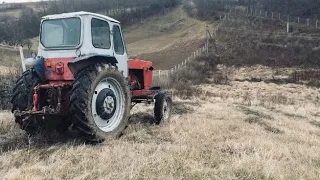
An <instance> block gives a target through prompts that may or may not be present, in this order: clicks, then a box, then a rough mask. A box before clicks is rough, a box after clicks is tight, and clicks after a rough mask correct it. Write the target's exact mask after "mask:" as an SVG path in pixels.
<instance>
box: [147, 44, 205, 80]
mask: <svg viewBox="0 0 320 180" xmlns="http://www.w3.org/2000/svg"><path fill="white" fill-rule="evenodd" d="M207 49H208V45H207V44H205V45H204V46H203V47H201V48H199V49H197V50H196V51H194V52H193V53H192V54H191V55H190V56H189V57H187V58H186V59H184V60H183V61H182V62H181V63H179V64H177V65H175V66H174V67H172V68H171V69H170V70H154V71H153V77H154V78H159V79H161V78H169V77H170V75H172V74H174V73H176V72H177V71H179V70H180V69H182V68H185V67H186V66H187V65H188V63H190V62H191V61H194V60H195V59H196V58H197V57H199V56H201V55H203V54H204V53H206V52H207Z"/></svg>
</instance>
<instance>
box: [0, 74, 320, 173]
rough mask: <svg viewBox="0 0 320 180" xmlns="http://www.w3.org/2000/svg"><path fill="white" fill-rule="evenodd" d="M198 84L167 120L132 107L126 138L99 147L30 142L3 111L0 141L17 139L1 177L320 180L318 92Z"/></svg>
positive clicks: (4, 157) (5, 155)
mask: <svg viewBox="0 0 320 180" xmlns="http://www.w3.org/2000/svg"><path fill="white" fill-rule="evenodd" d="M234 72H235V76H237V75H239V76H240V74H238V73H239V71H237V70H235V71H234ZM241 75H242V76H246V75H245V72H243V71H242V73H241ZM198 88H199V89H201V90H202V93H201V94H200V95H199V96H198V97H197V98H193V99H191V100H181V99H177V98H175V99H174V101H175V108H174V114H173V117H172V120H171V122H169V123H165V124H162V125H161V126H154V125H152V124H150V121H152V116H151V114H152V107H150V106H144V105H141V106H137V107H135V108H134V110H133V112H132V113H133V114H136V115H135V116H134V118H132V123H131V125H130V126H129V128H128V129H127V131H126V133H125V135H124V136H123V137H122V138H121V139H120V140H112V141H108V142H106V143H104V144H101V145H99V146H87V145H82V144H79V143H75V142H72V141H73V140H70V141H71V142H67V143H57V144H49V145H47V146H43V147H32V146H31V147H28V146H27V145H26V144H25V138H24V136H23V134H22V135H21V134H19V133H16V132H19V131H18V130H17V129H15V128H14V129H13V128H12V127H13V125H14V123H13V119H12V117H11V115H10V114H9V113H7V112H3V113H2V114H1V118H0V119H1V126H2V127H1V128H0V129H1V130H0V133H1V140H0V142H2V143H5V142H16V143H11V146H10V147H11V149H12V148H13V149H12V150H10V151H8V148H4V147H3V146H2V145H1V147H2V150H3V151H2V152H1V155H0V167H1V168H0V173H1V175H2V177H3V178H4V179H319V177H320V172H319V169H320V161H319V159H320V152H319V148H320V140H319V137H320V129H319V122H320V121H319V119H320V109H319V105H320V101H319V93H320V92H319V89H316V88H308V87H306V86H303V85H294V84H288V85H276V84H273V83H269V84H266V83H264V82H258V83H250V82H236V81H231V82H230V83H229V85H210V84H209V85H201V86H198ZM140 111H142V113H138V112H140ZM4 137H6V139H4ZM7 137H11V138H7ZM7 144H8V143H7ZM9 144H10V143H9ZM13 144H14V145H15V146H13Z"/></svg>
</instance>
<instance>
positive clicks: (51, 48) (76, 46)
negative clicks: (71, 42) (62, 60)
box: [39, 17, 83, 50]
mask: <svg viewBox="0 0 320 180" xmlns="http://www.w3.org/2000/svg"><path fill="white" fill-rule="evenodd" d="M61 19H80V36H79V44H77V45H75V46H60V47H46V46H45V45H44V44H43V42H42V31H43V23H44V22H45V21H52V20H61ZM82 36H83V19H82V17H66V18H57V19H43V20H42V21H41V26H40V37H39V39H40V44H41V45H42V46H43V47H44V48H45V49H50V50H60V49H67V50H68V49H78V48H79V47H81V46H82V44H83V38H82Z"/></svg>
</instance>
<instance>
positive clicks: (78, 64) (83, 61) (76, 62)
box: [68, 55, 118, 76]
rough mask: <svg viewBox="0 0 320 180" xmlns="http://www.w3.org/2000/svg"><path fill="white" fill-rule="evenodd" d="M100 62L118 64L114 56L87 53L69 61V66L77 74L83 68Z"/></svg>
mask: <svg viewBox="0 0 320 180" xmlns="http://www.w3.org/2000/svg"><path fill="white" fill-rule="evenodd" d="M98 63H110V64H117V63H118V61H117V59H116V58H115V57H113V56H104V55H87V56H82V57H78V58H75V59H73V60H72V61H70V62H69V63H68V67H69V69H70V71H71V72H72V74H73V75H74V76H75V75H76V74H77V72H79V71H80V70H81V69H83V68H86V67H88V66H90V65H94V64H98Z"/></svg>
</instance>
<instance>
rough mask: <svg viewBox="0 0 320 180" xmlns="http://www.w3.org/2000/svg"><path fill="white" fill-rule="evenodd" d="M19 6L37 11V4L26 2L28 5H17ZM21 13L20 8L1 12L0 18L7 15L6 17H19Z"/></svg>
mask: <svg viewBox="0 0 320 180" xmlns="http://www.w3.org/2000/svg"><path fill="white" fill-rule="evenodd" d="M19 4H21V5H22V6H23V7H28V8H32V9H34V10H37V2H28V3H19ZM21 11H22V8H17V9H9V10H1V11H0V16H4V15H8V16H14V17H19V16H20V14H21Z"/></svg>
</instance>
